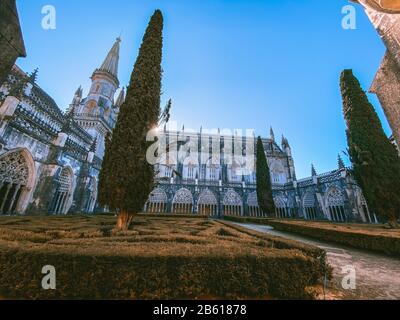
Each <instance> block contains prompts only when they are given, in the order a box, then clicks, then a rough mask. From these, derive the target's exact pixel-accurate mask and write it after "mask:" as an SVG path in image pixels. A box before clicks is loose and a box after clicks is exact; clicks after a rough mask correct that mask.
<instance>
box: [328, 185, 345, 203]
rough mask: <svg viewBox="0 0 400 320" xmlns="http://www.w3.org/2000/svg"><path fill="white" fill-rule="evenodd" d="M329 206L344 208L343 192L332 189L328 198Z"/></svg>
mask: <svg viewBox="0 0 400 320" xmlns="http://www.w3.org/2000/svg"><path fill="white" fill-rule="evenodd" d="M326 200H327V204H328V206H344V198H343V194H342V192H341V191H340V190H339V189H337V188H332V189H331V190H330V191H329V192H328V194H327V197H326Z"/></svg>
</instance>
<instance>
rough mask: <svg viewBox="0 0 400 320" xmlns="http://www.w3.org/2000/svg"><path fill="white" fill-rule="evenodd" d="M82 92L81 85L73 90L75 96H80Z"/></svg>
mask: <svg viewBox="0 0 400 320" xmlns="http://www.w3.org/2000/svg"><path fill="white" fill-rule="evenodd" d="M82 94H83V90H82V86H79V88H78V89H77V90H76V92H75V96H76V97H79V98H82Z"/></svg>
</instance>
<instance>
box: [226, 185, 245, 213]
mask: <svg viewBox="0 0 400 320" xmlns="http://www.w3.org/2000/svg"><path fill="white" fill-rule="evenodd" d="M223 205H224V215H230V216H242V215H243V201H242V198H241V197H240V196H239V194H238V193H237V192H236V191H235V190H233V189H229V190H228V191H227V193H226V194H225V197H224V201H223Z"/></svg>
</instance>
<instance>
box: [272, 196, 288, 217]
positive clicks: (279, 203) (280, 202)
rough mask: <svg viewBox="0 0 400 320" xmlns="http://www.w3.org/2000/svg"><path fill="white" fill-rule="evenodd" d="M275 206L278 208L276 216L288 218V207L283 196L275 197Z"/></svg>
mask: <svg viewBox="0 0 400 320" xmlns="http://www.w3.org/2000/svg"><path fill="white" fill-rule="evenodd" d="M274 202H275V208H276V217H277V218H283V219H284V218H288V212H287V207H286V201H285V199H284V198H283V197H281V196H279V197H275V198H274Z"/></svg>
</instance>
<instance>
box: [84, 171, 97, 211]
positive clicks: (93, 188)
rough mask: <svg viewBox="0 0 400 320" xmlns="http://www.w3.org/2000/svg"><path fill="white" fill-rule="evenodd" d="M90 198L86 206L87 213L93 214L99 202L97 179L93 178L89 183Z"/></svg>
mask: <svg viewBox="0 0 400 320" xmlns="http://www.w3.org/2000/svg"><path fill="white" fill-rule="evenodd" d="M88 191H89V198H88V201H87V204H86V210H85V211H86V213H93V211H94V209H95V207H96V202H97V179H96V177H91V178H90V182H89V187H88Z"/></svg>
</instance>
